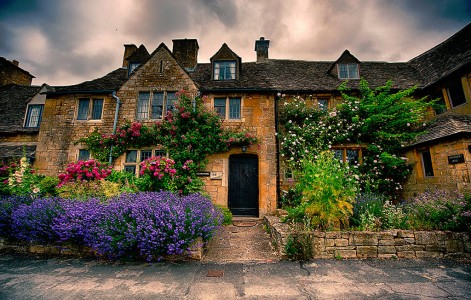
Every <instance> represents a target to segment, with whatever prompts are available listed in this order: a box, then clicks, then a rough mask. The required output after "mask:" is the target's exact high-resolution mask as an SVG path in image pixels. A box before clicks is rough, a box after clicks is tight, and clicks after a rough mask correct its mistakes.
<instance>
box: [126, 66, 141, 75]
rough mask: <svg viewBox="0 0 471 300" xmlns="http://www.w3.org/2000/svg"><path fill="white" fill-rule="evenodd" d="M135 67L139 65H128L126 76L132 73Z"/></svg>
mask: <svg viewBox="0 0 471 300" xmlns="http://www.w3.org/2000/svg"><path fill="white" fill-rule="evenodd" d="M137 67H139V63H130V64H129V68H128V75H131V73H132V72H133V71H134V69H136V68H137Z"/></svg>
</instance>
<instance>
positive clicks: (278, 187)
mask: <svg viewBox="0 0 471 300" xmlns="http://www.w3.org/2000/svg"><path fill="white" fill-rule="evenodd" d="M274 98H275V101H274V102H275V134H276V135H275V146H276V155H275V161H276V198H277V199H276V200H277V201H276V206H277V207H276V208H281V191H280V190H281V183H280V157H279V156H280V140H279V132H278V131H279V125H278V101H279V96H278V94H277V93H275V95H274Z"/></svg>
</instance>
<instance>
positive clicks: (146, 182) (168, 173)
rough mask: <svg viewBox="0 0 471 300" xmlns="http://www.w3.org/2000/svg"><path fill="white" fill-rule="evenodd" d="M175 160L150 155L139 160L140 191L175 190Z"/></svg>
mask: <svg viewBox="0 0 471 300" xmlns="http://www.w3.org/2000/svg"><path fill="white" fill-rule="evenodd" d="M174 165H175V161H174V160H172V159H170V158H166V157H163V156H152V157H149V158H148V159H146V160H144V161H143V162H141V164H140V166H141V168H140V170H141V171H140V172H139V173H140V175H141V177H142V181H141V182H142V183H143V186H142V187H141V188H140V190H141V191H142V190H143V191H160V190H163V191H176V185H175V182H174V177H175V174H176V173H177V170H176V169H175V167H174Z"/></svg>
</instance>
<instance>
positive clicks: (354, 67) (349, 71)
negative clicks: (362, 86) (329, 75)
mask: <svg viewBox="0 0 471 300" xmlns="http://www.w3.org/2000/svg"><path fill="white" fill-rule="evenodd" d="M337 67H338V71H339V78H340V79H359V78H360V76H359V73H358V64H338V65H337Z"/></svg>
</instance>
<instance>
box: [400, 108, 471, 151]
mask: <svg viewBox="0 0 471 300" xmlns="http://www.w3.org/2000/svg"><path fill="white" fill-rule="evenodd" d="M457 135H459V136H461V135H465V136H471V116H470V115H463V114H459V113H455V112H452V111H449V112H445V113H443V114H441V115H438V116H437V117H436V118H435V119H434V120H433V121H432V122H431V123H430V124H429V125H428V126H427V128H426V133H424V134H423V135H420V136H419V137H417V139H416V141H415V142H414V143H412V144H411V145H409V146H415V145H419V144H423V143H427V142H432V141H436V140H440V139H442V138H445V137H452V136H457Z"/></svg>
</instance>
